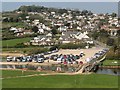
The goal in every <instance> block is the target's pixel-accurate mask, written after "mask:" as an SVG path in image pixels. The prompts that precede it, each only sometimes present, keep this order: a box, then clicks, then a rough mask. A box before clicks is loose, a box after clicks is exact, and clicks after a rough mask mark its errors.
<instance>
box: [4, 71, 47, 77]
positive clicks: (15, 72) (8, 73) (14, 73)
mask: <svg viewBox="0 0 120 90" xmlns="http://www.w3.org/2000/svg"><path fill="white" fill-rule="evenodd" d="M11 72H12V73H11ZM43 73H45V72H38V71H32V70H30V71H29V70H27V71H24V73H22V70H2V78H6V77H16V76H25V75H32V74H43Z"/></svg>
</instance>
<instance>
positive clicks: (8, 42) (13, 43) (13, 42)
mask: <svg viewBox="0 0 120 90" xmlns="http://www.w3.org/2000/svg"><path fill="white" fill-rule="evenodd" d="M29 40H31V38H30V37H28V38H20V39H12V40H3V41H0V42H2V47H3V48H10V47H15V46H16V45H17V44H20V43H24V42H27V41H29Z"/></svg>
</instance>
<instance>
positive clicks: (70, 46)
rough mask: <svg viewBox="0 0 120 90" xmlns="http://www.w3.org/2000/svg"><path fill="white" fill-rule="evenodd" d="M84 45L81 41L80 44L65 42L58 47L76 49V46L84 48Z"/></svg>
mask: <svg viewBox="0 0 120 90" xmlns="http://www.w3.org/2000/svg"><path fill="white" fill-rule="evenodd" d="M86 45H87V44H86V43H81V44H73V43H67V44H62V45H60V46H59V48H62V49H77V48H85V46H86Z"/></svg>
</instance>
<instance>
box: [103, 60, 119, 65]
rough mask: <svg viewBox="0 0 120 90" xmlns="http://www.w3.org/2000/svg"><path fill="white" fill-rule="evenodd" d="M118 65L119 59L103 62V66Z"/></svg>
mask: <svg viewBox="0 0 120 90" xmlns="http://www.w3.org/2000/svg"><path fill="white" fill-rule="evenodd" d="M116 62H117V63H116ZM118 65H119V66H120V60H105V61H104V62H103V66H118Z"/></svg>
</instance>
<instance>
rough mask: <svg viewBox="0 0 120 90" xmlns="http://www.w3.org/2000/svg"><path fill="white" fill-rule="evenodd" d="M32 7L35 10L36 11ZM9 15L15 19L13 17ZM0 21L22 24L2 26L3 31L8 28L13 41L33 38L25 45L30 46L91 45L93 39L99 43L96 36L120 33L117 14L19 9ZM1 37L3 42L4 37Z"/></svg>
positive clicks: (41, 8)
mask: <svg viewBox="0 0 120 90" xmlns="http://www.w3.org/2000/svg"><path fill="white" fill-rule="evenodd" d="M33 8H38V9H37V10H38V11H35V9H33ZM7 14H8V15H7ZM9 14H14V15H17V16H16V18H14V17H11V16H10V15H9ZM6 16H8V17H6ZM2 21H3V24H4V23H13V22H17V23H19V22H20V23H22V25H21V26H19V25H18V26H15V25H13V26H10V27H7V28H4V27H3V30H4V29H8V30H9V31H8V32H11V33H12V35H13V37H15V38H19V37H23V36H24V37H25V35H26V36H27V35H28V36H32V39H31V40H30V41H29V42H26V43H24V44H25V45H33V46H34V45H35V46H36V45H37V46H41V45H42V46H43V45H45V46H51V45H58V44H66V43H74V44H76V43H87V44H89V45H90V44H94V39H95V40H99V38H100V37H99V35H101V37H102V36H107V37H108V36H109V37H116V36H118V35H119V34H120V25H119V24H118V17H117V14H116V13H112V14H95V13H92V12H91V11H87V10H83V11H79V10H67V9H55V8H47V7H43V6H21V7H20V8H19V9H17V10H15V11H13V12H5V13H4V12H3V20H2ZM100 33H101V34H100ZM3 35H4V33H3ZM4 37H5V36H3V40H4V39H6V38H7V37H5V38H4ZM98 37H99V38H98ZM9 39H10V38H9ZM103 43H104V41H103ZM105 44H106V42H105Z"/></svg>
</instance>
